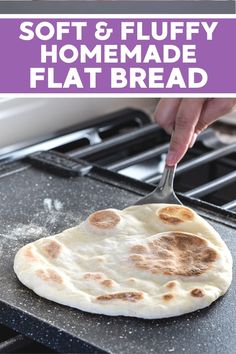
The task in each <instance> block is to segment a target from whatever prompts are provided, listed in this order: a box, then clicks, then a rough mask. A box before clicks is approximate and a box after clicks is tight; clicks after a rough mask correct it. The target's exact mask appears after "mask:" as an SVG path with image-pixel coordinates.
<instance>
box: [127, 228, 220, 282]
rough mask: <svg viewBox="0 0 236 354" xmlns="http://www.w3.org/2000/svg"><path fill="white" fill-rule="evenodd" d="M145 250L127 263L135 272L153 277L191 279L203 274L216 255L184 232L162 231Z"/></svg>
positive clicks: (196, 238) (199, 239)
mask: <svg viewBox="0 0 236 354" xmlns="http://www.w3.org/2000/svg"><path fill="white" fill-rule="evenodd" d="M146 247H147V249H148V251H147V252H146V253H145V254H142V256H141V255H137V254H133V253H132V249H133V248H131V250H130V253H131V254H130V256H129V258H130V260H131V261H132V262H134V264H135V266H136V267H137V268H139V269H143V270H146V271H149V272H151V273H153V274H165V275H182V276H193V275H200V274H202V273H204V272H206V271H207V270H208V269H209V268H210V267H211V265H212V263H213V262H214V261H215V260H216V259H217V257H218V253H217V252H216V251H215V250H214V249H213V248H211V247H210V246H209V245H208V242H207V241H206V240H205V239H204V238H201V237H199V236H196V235H193V234H190V233H184V232H164V233H161V234H157V235H156V236H155V239H154V240H152V241H149V242H148V243H147V245H146Z"/></svg>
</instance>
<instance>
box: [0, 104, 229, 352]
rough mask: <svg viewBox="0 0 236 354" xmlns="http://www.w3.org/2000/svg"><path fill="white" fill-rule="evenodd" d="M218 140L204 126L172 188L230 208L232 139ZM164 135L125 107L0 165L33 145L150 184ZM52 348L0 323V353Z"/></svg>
mask: <svg viewBox="0 0 236 354" xmlns="http://www.w3.org/2000/svg"><path fill="white" fill-rule="evenodd" d="M226 142H227V139H226V141H225V142H224V143H222V142H221V141H220V140H219V139H218V137H217V135H216V134H215V132H214V131H213V130H211V129H207V130H206V131H205V132H204V133H203V134H201V135H200V137H199V138H198V140H197V142H196V144H195V146H194V147H193V148H192V149H190V150H189V151H188V152H187V154H186V156H185V157H184V159H183V160H182V161H181V163H180V164H179V166H178V168H177V172H176V178H175V190H176V191H177V192H180V193H183V195H186V196H189V197H191V198H193V200H194V198H195V199H198V200H203V201H205V202H207V203H211V204H213V205H216V206H218V207H220V208H223V209H225V210H229V211H231V212H232V213H236V188H235V186H236V143H231V144H227V143H226ZM168 144H169V136H168V135H167V134H166V133H165V132H164V131H163V130H162V129H161V128H160V127H158V126H157V125H156V124H153V123H152V121H151V120H150V118H149V117H148V116H147V115H146V114H145V113H143V112H141V111H138V110H133V109H126V110H123V111H119V112H115V113H114V114H112V115H108V116H105V117H99V118H96V119H94V120H93V121H90V122H88V123H87V124H86V125H83V126H76V127H73V128H72V129H71V130H68V131H64V132H60V133H59V134H58V135H56V136H50V137H48V138H47V139H45V141H42V142H41V143H40V144H38V143H37V144H32V145H29V146H28V147H27V148H24V149H20V148H19V149H16V150H15V151H13V152H11V153H9V154H5V155H2V156H0V166H5V165H7V164H8V162H12V161H15V160H18V159H21V158H22V157H24V156H27V155H29V154H32V153H34V152H37V151H42V150H44V151H47V150H52V151H55V152H60V153H62V154H64V156H68V157H72V158H73V159H75V160H78V159H83V160H85V161H88V162H92V163H94V164H96V165H98V166H101V167H103V168H105V169H106V170H110V171H113V172H115V173H117V174H118V175H124V176H128V177H131V178H132V179H135V180H139V181H141V182H145V183H147V184H148V185H153V186H155V185H156V184H157V183H158V181H159V180H160V176H161V174H162V171H163V168H164V163H165V157H166V153H167V150H168ZM6 352H12V353H23V352H24V353H40V352H44V353H46V352H48V353H51V352H55V351H52V350H51V349H47V348H45V347H44V346H41V345H39V344H37V343H36V342H35V341H32V340H29V339H28V338H26V337H24V336H22V335H21V334H19V333H17V332H14V331H12V330H8V329H6V328H5V327H3V326H0V353H6Z"/></svg>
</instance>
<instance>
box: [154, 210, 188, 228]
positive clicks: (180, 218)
mask: <svg viewBox="0 0 236 354" xmlns="http://www.w3.org/2000/svg"><path fill="white" fill-rule="evenodd" d="M157 215H158V216H159V218H160V219H161V221H162V222H164V223H165V224H171V225H178V224H180V223H182V222H185V221H192V220H193V219H194V213H193V212H192V210H190V209H188V208H186V207H183V206H179V205H173V206H169V207H166V208H162V209H160V210H158V211H157Z"/></svg>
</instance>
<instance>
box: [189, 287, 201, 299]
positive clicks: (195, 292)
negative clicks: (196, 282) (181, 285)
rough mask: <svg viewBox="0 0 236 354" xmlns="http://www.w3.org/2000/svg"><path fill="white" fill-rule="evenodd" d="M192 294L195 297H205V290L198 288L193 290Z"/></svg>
mask: <svg viewBox="0 0 236 354" xmlns="http://www.w3.org/2000/svg"><path fill="white" fill-rule="evenodd" d="M191 295H192V296H194V297H203V296H204V292H203V290H201V289H198V288H196V289H193V290H192V291H191Z"/></svg>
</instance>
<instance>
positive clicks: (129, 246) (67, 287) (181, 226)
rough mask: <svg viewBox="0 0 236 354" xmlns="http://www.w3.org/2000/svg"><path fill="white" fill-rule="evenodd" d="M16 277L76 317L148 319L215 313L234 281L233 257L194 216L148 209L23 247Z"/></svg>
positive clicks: (116, 214) (103, 216)
mask: <svg viewBox="0 0 236 354" xmlns="http://www.w3.org/2000/svg"><path fill="white" fill-rule="evenodd" d="M14 270H15V273H16V275H17V277H18V278H19V280H20V281H21V282H22V283H23V284H24V285H26V286H27V287H28V288H30V289H32V290H33V291H34V292H35V293H36V294H38V295H40V296H42V297H44V298H47V299H49V300H52V301H55V302H58V303H60V304H64V305H68V306H72V307H75V308H77V309H80V310H83V311H87V312H92V313H99V314H105V315H111V316H117V315H124V316H134V317H141V318H146V319H151V318H163V317H171V316H177V315H182V314H185V313H188V312H191V311H195V310H197V309H201V308H204V307H206V306H208V305H210V304H211V303H212V302H213V301H215V300H216V299H217V298H218V297H220V296H221V295H223V294H224V293H225V292H226V291H227V289H228V288H229V286H230V283H231V280H232V257H231V254H230V252H229V250H228V248H227V246H226V244H225V243H224V242H223V240H222V239H221V237H220V236H219V234H218V233H217V232H216V231H215V230H214V229H213V227H212V226H211V225H210V224H209V223H208V222H206V221H205V220H204V219H203V218H202V217H200V216H199V215H197V214H196V213H195V212H194V211H193V210H191V209H189V208H186V207H183V206H177V205H167V204H147V205H141V206H132V207H129V208H126V209H124V210H117V209H106V210H101V211H97V212H95V213H93V214H91V215H90V216H89V217H88V218H87V220H85V221H84V222H83V223H81V224H80V225H79V226H77V227H74V228H71V229H68V230H65V231H64V232H62V233H60V234H58V235H55V236H50V237H45V238H41V239H39V240H37V241H35V242H32V243H30V244H28V245H26V246H24V247H22V248H21V249H20V250H19V251H18V252H17V254H16V257H15V261H14Z"/></svg>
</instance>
